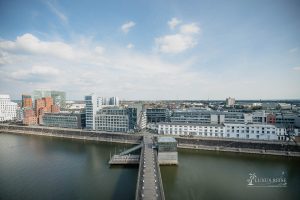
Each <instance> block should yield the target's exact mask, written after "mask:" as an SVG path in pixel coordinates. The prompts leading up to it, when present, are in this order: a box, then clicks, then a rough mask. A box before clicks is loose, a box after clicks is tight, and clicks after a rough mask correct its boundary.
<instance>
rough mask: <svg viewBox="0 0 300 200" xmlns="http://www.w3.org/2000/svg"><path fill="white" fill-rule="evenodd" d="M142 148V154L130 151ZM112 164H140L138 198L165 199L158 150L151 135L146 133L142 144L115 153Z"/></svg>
mask: <svg viewBox="0 0 300 200" xmlns="http://www.w3.org/2000/svg"><path fill="white" fill-rule="evenodd" d="M140 148H141V155H131V154H130V153H131V152H133V151H136V150H138V149H140ZM109 164H110V165H120V164H139V172H138V180H137V185H136V194H135V195H136V196H135V199H136V200H140V199H145V200H147V199H149V200H150V199H151V200H154V199H156V200H164V199H165V195H164V189H163V184H162V179H161V174H160V168H159V163H158V159H157V150H156V149H154V142H153V138H152V136H151V135H144V136H143V141H142V143H141V144H139V145H136V146H134V147H132V148H130V149H128V150H126V151H123V152H122V153H120V154H119V155H114V156H112V157H111V159H110V161H109Z"/></svg>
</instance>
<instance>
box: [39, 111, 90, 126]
mask: <svg viewBox="0 0 300 200" xmlns="http://www.w3.org/2000/svg"><path fill="white" fill-rule="evenodd" d="M43 125H44V126H51V127H60V128H74V129H82V128H84V127H85V113H45V114H44V115H43Z"/></svg>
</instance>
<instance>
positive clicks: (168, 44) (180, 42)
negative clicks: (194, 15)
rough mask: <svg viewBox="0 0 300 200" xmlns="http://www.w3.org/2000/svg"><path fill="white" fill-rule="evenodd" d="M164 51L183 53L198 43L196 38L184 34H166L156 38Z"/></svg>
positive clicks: (159, 46)
mask: <svg viewBox="0 0 300 200" xmlns="http://www.w3.org/2000/svg"><path fill="white" fill-rule="evenodd" d="M155 43H156V45H157V46H158V48H159V51H160V52H162V53H174V54H176V53H181V52H183V51H185V50H187V49H189V48H192V47H194V46H195V45H196V44H197V41H196V39H195V38H193V37H191V36H187V35H183V34H174V35H166V36H163V37H160V38H156V39H155Z"/></svg>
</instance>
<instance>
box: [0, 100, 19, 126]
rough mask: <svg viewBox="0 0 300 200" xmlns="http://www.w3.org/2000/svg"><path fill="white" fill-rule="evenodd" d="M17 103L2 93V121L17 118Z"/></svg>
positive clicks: (0, 112)
mask: <svg viewBox="0 0 300 200" xmlns="http://www.w3.org/2000/svg"><path fill="white" fill-rule="evenodd" d="M16 109H17V103H14V102H12V101H11V100H10V96H9V95H6V94H2V95H0V121H10V120H14V119H15V118H16V115H17V114H16V113H17V112H16Z"/></svg>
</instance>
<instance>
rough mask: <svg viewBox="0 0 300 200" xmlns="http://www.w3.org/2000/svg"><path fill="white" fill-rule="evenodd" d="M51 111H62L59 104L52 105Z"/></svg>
mask: <svg viewBox="0 0 300 200" xmlns="http://www.w3.org/2000/svg"><path fill="white" fill-rule="evenodd" d="M51 112H52V113H59V112H60V108H59V106H58V105H52V106H51Z"/></svg>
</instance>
